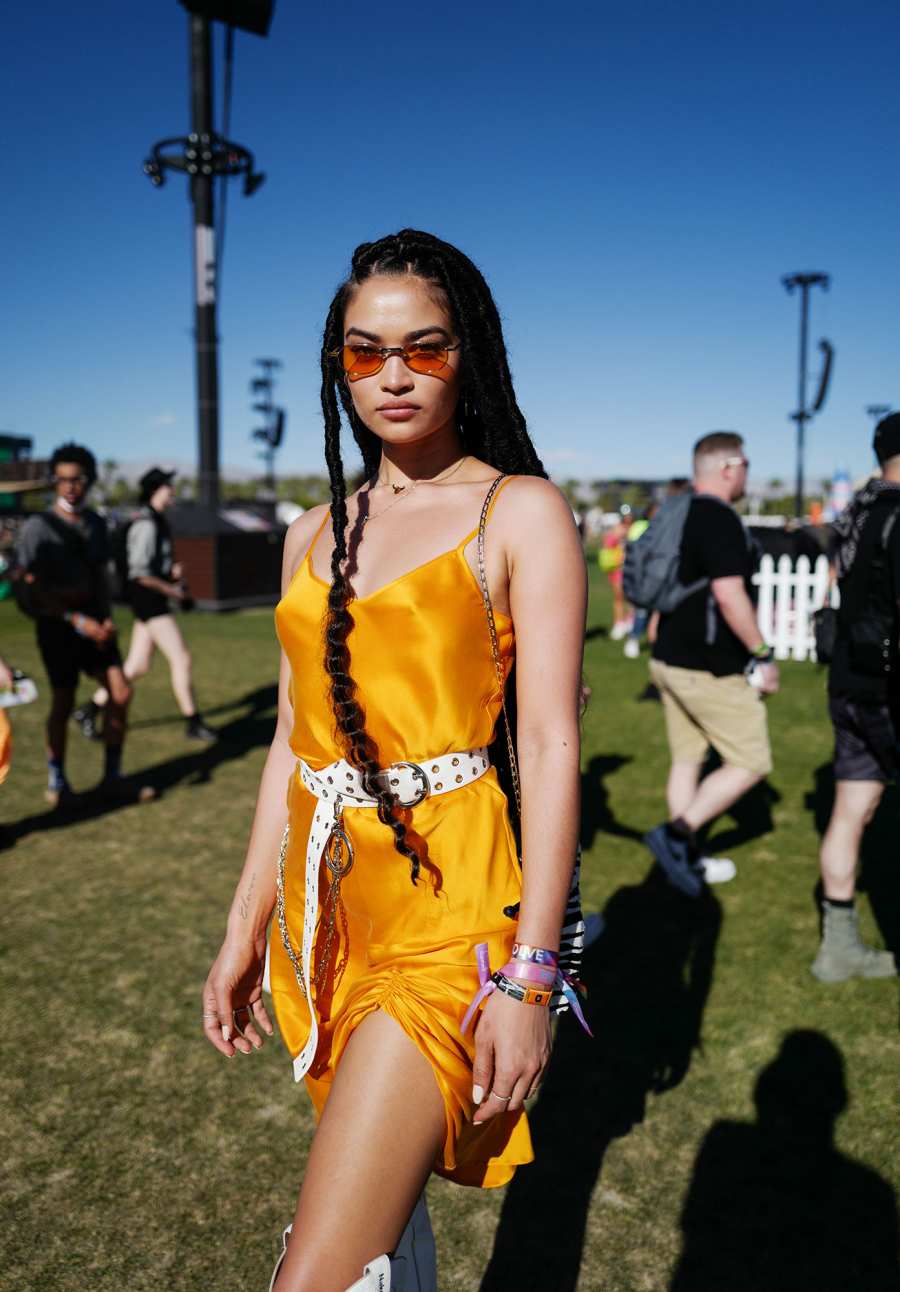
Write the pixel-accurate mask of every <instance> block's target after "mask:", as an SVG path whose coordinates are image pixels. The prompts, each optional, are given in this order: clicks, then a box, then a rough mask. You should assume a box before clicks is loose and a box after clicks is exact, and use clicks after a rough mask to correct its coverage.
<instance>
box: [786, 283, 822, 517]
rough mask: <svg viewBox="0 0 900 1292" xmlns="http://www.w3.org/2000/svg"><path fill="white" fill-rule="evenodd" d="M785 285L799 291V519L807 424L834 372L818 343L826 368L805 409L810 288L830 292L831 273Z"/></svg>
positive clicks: (818, 405)
mask: <svg viewBox="0 0 900 1292" xmlns="http://www.w3.org/2000/svg"><path fill="white" fill-rule="evenodd" d="M781 281H782V283H783V284H784V286H785V288H786V289H787V291H789V292H793V290H794V288H795V287H799V288H800V354H799V365H798V366H799V373H798V382H797V386H798V395H797V411H796V413H792V414H791V418H792V420H793V421H795V422H796V423H797V492H796V499H795V506H796V510H797V517H798V519H800V518H801V517H802V516H803V502H804V499H803V459H804V452H805V446H806V423H807V422H808V421H809V420H810V418H811V417H812V415H813V413H816V412H818V411H819V409H820V408H821V407H822V404H823V403H824V402H825V395H826V392H827V389H828V379H829V376H830V373H831V358H832V355H833V350H832V347H831V346H830V344H829V343H828V342H827V341H821V342H820V343H819V345H820V348H821V349H822V350H823V351H824V353H825V368H824V370H823V373H822V379H821V382H820V385H819V393H818V395H817V397H816V400H815V404H814V406H813V408H812V409H808V408H807V406H806V371H807V353H808V351H807V347H808V339H809V289H810V288H811V287H821V288H822V289H823V290H824V291H827V290H828V286H829V283H830V282H831V279H830V277H829V275H828V274H785V275H784V277H783V278H782V280H781Z"/></svg>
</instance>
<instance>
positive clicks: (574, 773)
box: [473, 479, 587, 1122]
mask: <svg viewBox="0 0 900 1292" xmlns="http://www.w3.org/2000/svg"><path fill="white" fill-rule="evenodd" d="M501 508H502V510H501ZM491 528H492V530H493V539H494V543H495V544H498V543H499V544H502V546H503V548H504V550H505V552H506V564H507V568H508V571H509V606H510V611H511V614H512V617H513V622H514V625H515V631H516V701H517V728H518V731H517V752H518V763H519V776H520V780H521V792H522V863H523V886H522V900H521V904H520V908H519V922H518V929H517V938H518V940H519V941H521V942H527V943H529V944H530V945H532V946H539V947H546V948H548V949H549V950H553V951H555V950H557V949H558V947H559V935H560V929H561V927H562V922H563V917H564V914H565V909H566V901H567V898H568V893H569V885H570V882H571V877H572V868H573V864H574V860H575V849H576V845H577V840H578V830H579V808H580V730H579V707H580V695H581V662H582V653H583V646H584V624H585V614H586V607H587V577H586V571H585V565H584V556H583V553H582V548H581V541H580V539H579V536H578V531H577V529H576V528H575V522H574V519H573V517H572V513H571V509H570V508H569V505H568V503H567V502H566V500H565V498H564V497H563V496H562V494H561V493H560V492H559V490H558V489H556V488H555V486H553V485H551V484H549V483H548V482H547V481H545V480H540V479H523V480H515V481H513V482H511V483H510V484H509V485H507V486H506V488H505V490H504V493H503V494H502V495H501V497H500V498H499V499H498V502H497V507H496V510H495V516H494V519H493V520H492V523H491ZM490 532H491V531H490V530H489V533H490ZM494 573H495V578H496V575H497V570H496V565H495V567H494ZM497 600H498V601H501V600H502V592H501V591H500V590H499V589H498V597H497ZM475 1041H476V1055H475V1067H474V1072H473V1082H474V1085H475V1087H476V1093H475V1101H476V1102H477V1103H480V1107H479V1108H478V1110H477V1112H476V1114H475V1121H476V1122H483V1121H486V1120H487V1119H488V1118H490V1117H492V1116H496V1114H497V1113H498V1112H502V1111H504V1109H509V1110H510V1111H515V1110H516V1109H517V1108H519V1107H521V1105H522V1102H523V1100H524V1099H525V1097H526V1095H527V1094H528V1092H529V1091H530V1090H531V1089H533V1088H534V1084H535V1082H536V1081H538V1080H539V1078H540V1074H541V1072H542V1071H543V1068H544V1066H545V1065H546V1062H547V1059H548V1058H549V1053H550V1027H549V1019H548V1017H547V1011H546V1009H545V1008H542V1007H540V1006H534V1005H524V1004H520V1003H519V1002H518V1001H514V1000H511V999H510V998H509V997H508V996H505V995H503V994H501V993H500V992H496V993H495V994H494V995H493V996H492V997H491V998H490V999H489V1000H488V1002H487V1005H486V1006H485V1008H484V1011H483V1013H482V1016H481V1018H480V1020H479V1023H478V1027H477V1030H476V1034H475ZM491 1090H493V1091H494V1092H495V1096H494V1097H493V1098H491V1097H490V1095H489V1092H490V1091H491ZM479 1095H481V1096H482V1098H479ZM507 1096H509V1098H508V1099H507Z"/></svg>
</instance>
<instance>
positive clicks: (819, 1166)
mask: <svg viewBox="0 0 900 1292" xmlns="http://www.w3.org/2000/svg"><path fill="white" fill-rule="evenodd" d="M754 1102H755V1104H756V1111H757V1121H756V1122H755V1123H753V1124H750V1123H747V1122H733V1121H720V1122H716V1123H715V1124H714V1125H713V1127H712V1128H711V1129H710V1131H709V1132H708V1134H707V1136H706V1138H705V1139H704V1141H703V1144H702V1145H701V1148H700V1152H699V1153H698V1155H697V1161H696V1163H695V1167H694V1176H693V1182H692V1184H691V1187H690V1191H689V1193H688V1196H687V1200H686V1202H685V1206H684V1211H683V1213H682V1221H681V1223H682V1229H683V1231H684V1250H683V1252H682V1256H681V1259H680V1261H679V1262H678V1266H677V1268H676V1270H675V1274H674V1276H673V1278H672V1282H671V1284H670V1292H712V1290H713V1289H718V1288H728V1289H729V1292H759V1289H762V1288H765V1289H766V1292H844V1289H847V1290H848V1292H849V1290H850V1289H854V1292H896V1290H897V1289H900V1266H898V1260H897V1254H898V1253H897V1242H898V1232H897V1199H896V1196H895V1194H894V1190H893V1189H892V1188H891V1186H890V1185H889V1184H888V1183H887V1181H886V1180H884V1179H882V1177H881V1176H880V1175H878V1174H877V1172H875V1171H873V1170H871V1169H870V1168H869V1167H867V1166H863V1165H862V1164H861V1163H859V1162H854V1161H853V1160H852V1159H851V1158H849V1157H845V1156H844V1154H842V1153H840V1152H838V1150H837V1149H836V1148H835V1147H834V1126H835V1122H836V1120H837V1118H838V1117H839V1116H840V1114H841V1113H842V1112H843V1111H844V1109H845V1108H846V1106H847V1102H848V1099H847V1087H846V1082H845V1079H844V1060H843V1057H842V1055H841V1052H840V1050H839V1049H838V1048H837V1047H836V1046H835V1045H834V1044H833V1043H832V1042H831V1041H830V1040H829V1039H828V1037H826V1036H823V1035H822V1034H821V1033H820V1032H813V1031H794V1032H790V1033H789V1034H788V1035H787V1036H786V1037H785V1039H784V1041H783V1043H782V1046H781V1049H780V1050H779V1052H778V1054H777V1056H776V1057H775V1058H774V1059H773V1060H772V1062H771V1063H770V1064H769V1065H768V1066H767V1067H766V1068H764V1069H763V1071H762V1072H761V1073H760V1075H759V1078H758V1080H757V1083H756V1090H755V1091H754Z"/></svg>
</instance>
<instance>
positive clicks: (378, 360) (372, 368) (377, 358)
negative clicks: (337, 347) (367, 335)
mask: <svg viewBox="0 0 900 1292" xmlns="http://www.w3.org/2000/svg"><path fill="white" fill-rule="evenodd" d="M341 363H342V364H343V368H344V372H346V373H347V375H348V376H349V378H350V380H351V381H356V380H358V378H360V377H371V376H372V374H373V373H376V372H378V370H379V368H381V367H382V365H383V364H384V359H383V358H382V356H381V355H380V354H379V352H378V351H377V350H373V349H372V347H371V346H368V345H345V346H344V348H343V350H342V352H341Z"/></svg>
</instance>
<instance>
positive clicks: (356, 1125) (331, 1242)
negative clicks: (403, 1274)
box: [276, 1012, 446, 1292]
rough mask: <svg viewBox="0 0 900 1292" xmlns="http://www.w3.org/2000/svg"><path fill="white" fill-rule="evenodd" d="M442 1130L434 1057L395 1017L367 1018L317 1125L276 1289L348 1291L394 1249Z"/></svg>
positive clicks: (443, 1122) (283, 1291) (289, 1291)
mask: <svg viewBox="0 0 900 1292" xmlns="http://www.w3.org/2000/svg"><path fill="white" fill-rule="evenodd" d="M445 1132H446V1118H445V1113H444V1103H443V1100H442V1098H441V1095H440V1091H439V1090H438V1085H437V1082H436V1081H435V1078H434V1074H433V1072H432V1071H431V1067H430V1065H429V1063H428V1061H427V1060H426V1059H425V1058H424V1057H423V1055H422V1054H421V1053H420V1052H419V1050H418V1049H417V1048H416V1046H415V1045H414V1044H413V1042H412V1041H411V1040H410V1039H409V1037H408V1036H407V1035H406V1033H405V1032H404V1031H403V1030H402V1028H401V1027H400V1026H399V1024H398V1023H396V1022H395V1021H394V1019H392V1018H390V1017H389V1016H388V1015H387V1014H384V1013H382V1012H377V1013H374V1014H369V1015H368V1017H367V1018H365V1019H364V1021H363V1022H362V1023H361V1024H360V1026H359V1027H358V1028H357V1030H356V1031H355V1032H354V1034H353V1036H352V1037H351V1039H350V1041H349V1042H348V1044H347V1048H346V1049H345V1051H344V1054H343V1056H342V1058H341V1062H340V1066H339V1067H338V1071H337V1074H336V1076H335V1079H334V1085H333V1086H332V1088H331V1092H330V1094H329V1096H328V1102H327V1103H326V1105H325V1110H324V1112H323V1114H322V1119H321V1121H320V1123H319V1126H318V1129H317V1130H316V1134H315V1138H314V1139H313V1144H312V1149H311V1150H310V1155H309V1162H308V1165H307V1168H306V1175H305V1177H304V1180H303V1188H302V1189H301V1191H300V1200H299V1202H298V1204H297V1211H296V1215H295V1216H294V1228H293V1232H292V1234H291V1237H290V1241H289V1243H288V1251H287V1256H286V1258H285V1262H284V1265H283V1266H282V1267H281V1271H280V1273H279V1276H278V1282H277V1284H276V1292H345V1289H347V1288H348V1287H350V1285H351V1284H353V1283H355V1282H356V1280H357V1279H359V1278H361V1277H362V1272H363V1267H364V1266H365V1264H366V1263H367V1262H368V1261H371V1260H374V1259H375V1257H376V1256H380V1255H381V1254H382V1253H383V1252H390V1251H392V1250H393V1249H394V1248H395V1247H396V1245H397V1242H398V1241H399V1239H400V1236H401V1234H402V1233H403V1230H404V1228H405V1227H406V1222H407V1221H408V1220H409V1217H410V1213H411V1212H412V1209H413V1207H414V1206H415V1204H416V1199H417V1198H418V1196H419V1194H420V1193H421V1192H422V1188H423V1186H424V1184H425V1181H426V1180H427V1179H428V1176H429V1174H430V1173H431V1170H432V1167H433V1166H434V1162H435V1159H436V1157H437V1153H438V1150H439V1149H440V1146H441V1145H442V1143H443V1141H444V1135H445Z"/></svg>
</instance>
